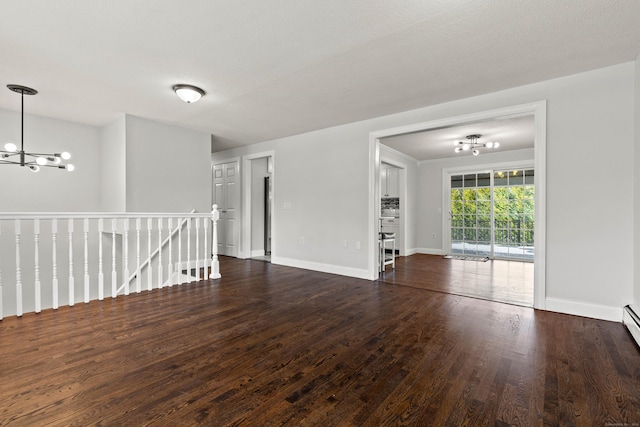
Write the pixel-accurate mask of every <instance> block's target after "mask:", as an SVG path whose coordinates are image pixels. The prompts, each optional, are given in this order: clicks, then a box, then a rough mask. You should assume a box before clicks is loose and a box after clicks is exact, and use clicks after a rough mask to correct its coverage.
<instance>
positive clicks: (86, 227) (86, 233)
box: [84, 218, 89, 304]
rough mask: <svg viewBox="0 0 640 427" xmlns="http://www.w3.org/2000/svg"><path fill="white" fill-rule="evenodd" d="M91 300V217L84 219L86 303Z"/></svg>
mask: <svg viewBox="0 0 640 427" xmlns="http://www.w3.org/2000/svg"><path fill="white" fill-rule="evenodd" d="M88 302H89V218H85V219H84V303H85V304H86V303H88Z"/></svg>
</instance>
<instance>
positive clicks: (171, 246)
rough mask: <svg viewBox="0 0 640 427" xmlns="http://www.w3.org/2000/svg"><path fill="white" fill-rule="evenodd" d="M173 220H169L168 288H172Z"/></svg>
mask: <svg viewBox="0 0 640 427" xmlns="http://www.w3.org/2000/svg"><path fill="white" fill-rule="evenodd" d="M172 241H173V218H169V267H168V268H167V272H168V274H169V286H173V264H172V263H173V245H172Z"/></svg>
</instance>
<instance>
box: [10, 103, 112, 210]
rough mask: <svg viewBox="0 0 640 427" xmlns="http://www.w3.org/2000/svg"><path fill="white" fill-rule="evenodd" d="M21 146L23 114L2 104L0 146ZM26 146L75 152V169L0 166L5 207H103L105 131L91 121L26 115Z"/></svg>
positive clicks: (44, 151) (89, 208)
mask: <svg viewBox="0 0 640 427" xmlns="http://www.w3.org/2000/svg"><path fill="white" fill-rule="evenodd" d="M7 142H14V143H15V144H16V145H17V146H18V147H19V146H20V113H19V112H13V111H8V110H2V109H0V146H4V144H5V143H7ZM24 144H25V151H30V152H40V153H60V152H62V151H68V152H69V153H71V155H72V158H71V160H70V162H71V163H73V164H74V165H75V167H76V170H75V171H73V172H67V171H65V170H61V169H54V168H45V167H42V168H40V171H39V172H37V173H33V172H31V171H30V170H29V169H28V168H26V167H20V166H14V165H0V183H2V184H1V185H2V189H1V190H0V194H1V197H0V212H83V211H98V210H100V172H101V164H100V135H99V132H98V129H96V128H94V127H91V126H84V125H79V124H77V123H71V122H66V121H63V120H56V119H49V118H46V117H40V116H33V115H29V114H25V116H24Z"/></svg>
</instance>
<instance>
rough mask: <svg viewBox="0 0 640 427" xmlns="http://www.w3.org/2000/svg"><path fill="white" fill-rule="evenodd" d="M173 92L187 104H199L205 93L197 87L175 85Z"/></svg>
mask: <svg viewBox="0 0 640 427" xmlns="http://www.w3.org/2000/svg"><path fill="white" fill-rule="evenodd" d="M173 91H174V92H175V93H176V95H178V97H179V98H180V99H182V100H183V101H184V102H186V103H187V104H191V103H192V102H197V101H199V100H200V98H202V97H203V96H204V91H203V90H202V89H200V88H199V87H196V86H191V85H175V86H174V87H173Z"/></svg>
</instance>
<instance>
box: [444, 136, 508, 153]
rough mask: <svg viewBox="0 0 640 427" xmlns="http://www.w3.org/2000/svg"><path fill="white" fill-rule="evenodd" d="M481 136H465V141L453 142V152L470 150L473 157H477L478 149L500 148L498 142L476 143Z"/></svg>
mask: <svg viewBox="0 0 640 427" xmlns="http://www.w3.org/2000/svg"><path fill="white" fill-rule="evenodd" d="M481 136H482V135H480V134H473V135H467V141H453V145H455V146H456V148H455V150H454V151H455V152H456V153H461V152H463V151H469V150H471V152H472V153H473V155H474V156H477V155H478V154H480V150H478V148H498V147H499V146H500V143H499V142H491V141H490V142H478V139H480V137H481Z"/></svg>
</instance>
